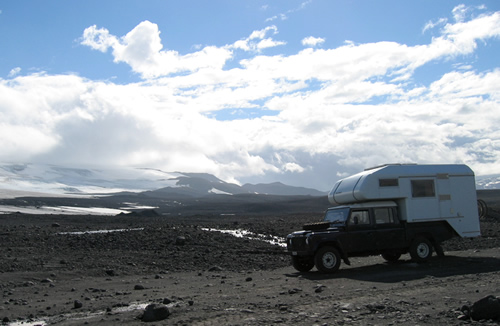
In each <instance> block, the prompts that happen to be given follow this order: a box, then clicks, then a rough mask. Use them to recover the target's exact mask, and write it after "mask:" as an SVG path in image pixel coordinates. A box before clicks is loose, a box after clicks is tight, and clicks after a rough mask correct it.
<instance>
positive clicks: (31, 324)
mask: <svg viewBox="0 0 500 326" xmlns="http://www.w3.org/2000/svg"><path fill="white" fill-rule="evenodd" d="M148 304H149V303H140V302H137V303H132V304H129V305H128V306H124V307H118V308H114V309H113V312H114V313H124V312H130V311H135V310H140V309H146V306H147V305H148ZM104 314H105V312H104V311H99V312H75V313H72V314H64V315H60V316H53V317H48V318H47V319H46V320H42V319H40V320H30V321H26V320H21V321H14V322H11V323H8V324H7V325H8V326H47V325H50V324H52V323H56V322H61V321H67V320H85V319H90V318H94V317H97V316H100V315H104Z"/></svg>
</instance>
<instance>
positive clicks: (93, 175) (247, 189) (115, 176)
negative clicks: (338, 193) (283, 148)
mask: <svg viewBox="0 0 500 326" xmlns="http://www.w3.org/2000/svg"><path fill="white" fill-rule="evenodd" d="M0 188H2V189H11V190H19V191H36V192H41V193H50V194H82V195H84V194H116V193H121V192H135V193H144V195H147V196H151V197H162V196H174V197H175V196H180V197H203V196H207V195H214V194H225V195H238V194H267V195H278V196H289V195H294V196H325V195H326V192H321V191H318V190H315V189H310V188H304V187H294V186H288V185H285V184H283V183H280V182H274V183H270V184H256V185H253V184H245V185H243V186H240V185H237V184H235V183H228V182H225V181H222V180H220V179H218V178H217V177H215V176H214V175H211V174H208V173H185V172H165V171H162V170H159V169H152V168H115V169H101V168H84V169H82V168H71V167H64V166H58V165H49V164H5V163H3V164H2V163H0Z"/></svg>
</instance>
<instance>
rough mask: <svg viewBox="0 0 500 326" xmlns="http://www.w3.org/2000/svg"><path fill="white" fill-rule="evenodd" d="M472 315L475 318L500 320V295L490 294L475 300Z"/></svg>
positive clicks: (471, 310)
mask: <svg viewBox="0 0 500 326" xmlns="http://www.w3.org/2000/svg"><path fill="white" fill-rule="evenodd" d="M470 317H471V318H472V319H473V320H490V319H491V320H500V297H495V296H493V295H489V296H487V297H484V298H482V299H481V300H479V301H476V302H474V304H473V305H472V307H471V308H470Z"/></svg>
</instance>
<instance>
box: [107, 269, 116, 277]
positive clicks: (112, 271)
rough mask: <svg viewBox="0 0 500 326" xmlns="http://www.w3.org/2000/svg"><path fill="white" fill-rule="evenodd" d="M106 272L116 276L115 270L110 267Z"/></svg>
mask: <svg viewBox="0 0 500 326" xmlns="http://www.w3.org/2000/svg"><path fill="white" fill-rule="evenodd" d="M106 274H107V275H108V276H116V273H115V271H114V270H112V269H108V270H106Z"/></svg>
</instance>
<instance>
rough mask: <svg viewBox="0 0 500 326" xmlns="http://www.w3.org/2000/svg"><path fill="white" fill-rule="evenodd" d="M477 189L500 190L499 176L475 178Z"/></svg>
mask: <svg viewBox="0 0 500 326" xmlns="http://www.w3.org/2000/svg"><path fill="white" fill-rule="evenodd" d="M476 188H477V189H500V175H498V174H497V175H488V176H479V177H478V176H476Z"/></svg>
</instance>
